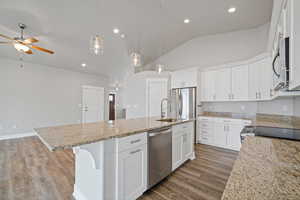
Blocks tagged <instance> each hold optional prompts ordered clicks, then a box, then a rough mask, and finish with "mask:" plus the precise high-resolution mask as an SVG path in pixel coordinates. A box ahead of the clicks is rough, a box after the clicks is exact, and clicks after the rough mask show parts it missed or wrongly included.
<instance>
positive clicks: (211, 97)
mask: <svg viewBox="0 0 300 200" xmlns="http://www.w3.org/2000/svg"><path fill="white" fill-rule="evenodd" d="M205 74H206V78H205V88H206V90H207V91H206V95H207V99H208V101H215V100H216V84H215V83H216V71H209V72H206V73H205Z"/></svg>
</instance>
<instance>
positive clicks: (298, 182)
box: [222, 137, 300, 200]
mask: <svg viewBox="0 0 300 200" xmlns="http://www.w3.org/2000/svg"><path fill="white" fill-rule="evenodd" d="M245 199H251V200H271V199H272V200H273V199H284V200H288V199H300V142H299V141H290V140H282V139H270V138H263V137H246V139H245V141H244V143H243V145H242V148H241V151H240V153H239V156H238V158H237V160H236V162H235V164H234V167H233V170H232V172H231V175H230V178H229V180H228V182H227V185H226V188H225V191H224V193H223V196H222V200H245Z"/></svg>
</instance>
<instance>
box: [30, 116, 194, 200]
mask: <svg viewBox="0 0 300 200" xmlns="http://www.w3.org/2000/svg"><path fill="white" fill-rule="evenodd" d="M158 120H159V118H158V117H151V118H137V119H129V120H115V121H102V122H96V123H87V124H74V125H66V126H57V127H47V128H38V129H35V130H36V132H37V135H38V137H39V138H40V139H41V141H42V142H43V143H44V144H45V145H46V146H47V147H48V149H49V150H50V151H55V150H60V149H67V148H73V152H74V153H75V185H74V193H73V196H74V197H75V199H77V200H90V199H91V200H98V199H99V200H104V199H105V200H133V199H136V198H138V197H139V196H141V195H142V194H143V192H145V191H146V190H147V189H148V188H147V185H148V184H147V183H148V134H147V132H149V131H152V130H154V129H159V128H164V127H171V129H172V159H170V160H172V170H175V169H176V168H177V167H179V166H180V165H182V164H183V163H184V162H185V161H186V160H188V159H194V158H195V153H194V126H195V125H194V119H188V120H175V121H172V122H166V121H158ZM170 142H171V141H170Z"/></svg>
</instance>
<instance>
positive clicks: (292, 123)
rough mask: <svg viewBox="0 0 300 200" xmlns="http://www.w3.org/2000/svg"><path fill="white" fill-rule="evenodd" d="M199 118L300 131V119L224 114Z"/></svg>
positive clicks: (213, 113)
mask: <svg viewBox="0 0 300 200" xmlns="http://www.w3.org/2000/svg"><path fill="white" fill-rule="evenodd" d="M198 116H199V117H200V116H201V117H218V118H229V119H243V120H251V122H252V126H265V127H275V128H292V129H300V117H295V116H284V115H269V114H256V115H255V114H253V115H249V114H239V113H223V112H204V113H203V114H201V115H198Z"/></svg>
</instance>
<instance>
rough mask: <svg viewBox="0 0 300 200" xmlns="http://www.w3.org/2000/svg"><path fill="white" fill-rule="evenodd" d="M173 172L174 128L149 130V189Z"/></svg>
mask: <svg viewBox="0 0 300 200" xmlns="http://www.w3.org/2000/svg"><path fill="white" fill-rule="evenodd" d="M171 172H172V129H171V127H167V128H161V129H155V130H153V131H150V132H148V189H149V188H151V187H153V186H154V185H156V184H157V183H159V182H160V181H161V180H162V179H164V178H165V177H167V176H168V175H169V174H171Z"/></svg>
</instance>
